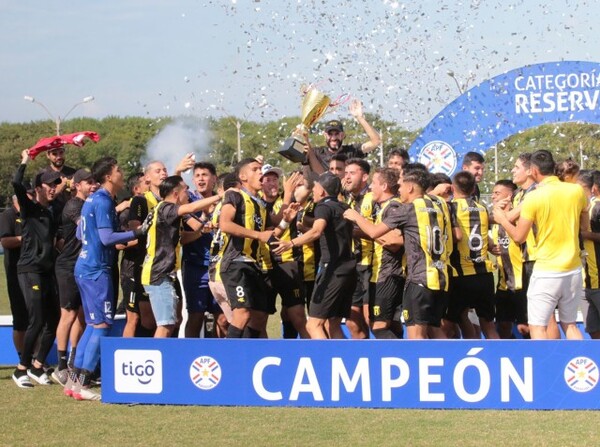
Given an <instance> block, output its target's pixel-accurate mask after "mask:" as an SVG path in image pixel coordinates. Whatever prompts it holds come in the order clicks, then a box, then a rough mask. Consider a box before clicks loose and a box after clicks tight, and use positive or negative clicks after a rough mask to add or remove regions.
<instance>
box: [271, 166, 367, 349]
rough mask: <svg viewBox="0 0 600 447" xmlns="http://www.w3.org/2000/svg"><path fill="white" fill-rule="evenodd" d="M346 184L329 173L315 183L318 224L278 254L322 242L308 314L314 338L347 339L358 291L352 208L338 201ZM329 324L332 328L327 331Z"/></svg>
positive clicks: (279, 247) (283, 243) (283, 245)
mask: <svg viewBox="0 0 600 447" xmlns="http://www.w3.org/2000/svg"><path fill="white" fill-rule="evenodd" d="M341 188H342V183H341V181H340V179H339V177H336V176H335V175H333V174H331V173H330V172H326V173H324V174H321V175H320V176H319V178H318V180H317V181H316V182H315V186H314V188H313V197H314V200H315V202H316V203H317V206H316V207H315V220H314V222H313V225H312V228H311V229H310V230H308V231H307V232H305V233H304V234H302V236H298V237H296V238H294V239H291V240H290V241H279V242H277V243H275V244H273V245H274V246H275V247H277V248H276V249H275V250H274V251H275V253H283V252H284V251H286V250H289V249H290V248H292V247H297V246H301V245H304V244H306V243H309V242H313V241H316V240H317V239H318V240H319V244H320V249H321V260H320V263H319V270H318V273H317V278H316V281H315V289H314V291H313V295H312V298H311V302H310V308H309V311H308V315H309V317H310V318H309V320H308V323H307V325H306V326H307V329H308V333H309V334H310V337H311V338H315V339H326V338H344V333H343V332H342V328H341V322H342V319H343V318H348V316H349V315H350V307H351V305H352V292H353V291H354V289H355V288H356V261H355V260H354V257H353V255H352V224H351V223H350V222H348V221H347V220H345V219H344V217H343V213H344V211H345V210H347V209H348V205H346V204H345V203H342V202H340V201H339V200H338V195H339V194H340V192H341ZM326 323H327V324H328V326H327V330H326Z"/></svg>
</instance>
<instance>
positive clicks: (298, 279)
mask: <svg viewBox="0 0 600 447" xmlns="http://www.w3.org/2000/svg"><path fill="white" fill-rule="evenodd" d="M268 275H269V278H270V279H271V286H272V287H273V289H275V291H276V292H277V293H278V294H279V296H281V305H282V306H284V307H292V306H304V303H305V302H306V289H305V288H304V281H303V280H302V274H301V272H300V270H299V268H298V262H297V261H291V262H283V263H281V264H278V263H275V262H274V263H273V268H272V269H271V270H269V273H268Z"/></svg>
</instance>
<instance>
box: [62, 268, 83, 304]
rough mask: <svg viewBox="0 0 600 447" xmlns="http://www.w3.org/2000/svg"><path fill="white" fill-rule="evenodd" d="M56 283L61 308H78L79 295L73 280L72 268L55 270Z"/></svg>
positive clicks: (79, 302)
mask: <svg viewBox="0 0 600 447" xmlns="http://www.w3.org/2000/svg"><path fill="white" fill-rule="evenodd" d="M56 285H57V286H58V300H59V302H60V307H61V309H66V310H79V308H80V307H81V295H80V293H79V287H77V283H76V282H75V274H74V273H73V270H60V269H57V270H56Z"/></svg>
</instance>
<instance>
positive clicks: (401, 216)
mask: <svg viewBox="0 0 600 447" xmlns="http://www.w3.org/2000/svg"><path fill="white" fill-rule="evenodd" d="M382 222H383V223H384V224H386V225H387V226H388V227H390V228H391V229H393V228H399V229H400V230H401V231H402V234H403V236H404V250H405V252H406V281H407V282H412V283H414V284H418V285H421V286H423V287H427V288H428V289H431V290H443V291H447V290H448V266H447V263H446V259H447V253H446V241H447V231H449V229H447V228H446V219H445V218H444V213H443V211H442V209H441V208H440V207H438V206H437V205H436V204H435V203H434V202H433V201H432V200H431V199H430V198H428V197H422V198H418V199H415V200H414V201H413V202H412V203H406V204H404V203H403V204H400V205H398V206H397V207H394V209H391V210H390V212H389V213H388V214H387V215H386V216H385V217H384V218H383V220H382Z"/></svg>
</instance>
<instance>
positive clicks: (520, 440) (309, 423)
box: [0, 274, 600, 446]
mask: <svg viewBox="0 0 600 447" xmlns="http://www.w3.org/2000/svg"><path fill="white" fill-rule="evenodd" d="M8 313H9V306H8V298H7V296H6V279H5V276H4V275H3V274H2V275H0V314H8ZM278 320H279V319H278V318H276V317H273V318H271V319H270V324H269V335H270V336H271V337H274V338H278V337H279V323H278ZM11 374H12V368H10V367H0V408H1V409H2V416H1V417H0V445H2V446H5V445H15V446H22V445H61V446H62V445H80V446H87V445H98V444H100V443H111V442H114V443H118V445H145V446H146V445H147V446H150V445H213V444H214V445H219V446H228V445H245V444H249V443H250V444H253V445H257V446H263V445H285V446H295V445H303V446H306V445H311V446H320V445H345V444H349V445H354V446H356V445H369V446H371V445H385V446H394V445H410V446H420V445H450V446H452V445H461V446H479V445H482V444H484V443H486V444H490V445H496V444H500V443H510V444H513V445H556V446H564V445H582V444H583V445H595V443H596V442H599V443H600V434H599V433H598V430H597V428H596V427H597V426H598V425H599V423H600V413H598V412H593V411H459V410H362V409H352V408H346V409H324V408H250V407H186V406H154V405H133V406H129V405H108V404H101V403H98V402H76V401H74V400H72V399H69V398H67V397H64V396H63V395H62V392H61V391H62V390H61V389H60V388H59V387H58V386H56V385H52V386H48V387H41V386H37V387H35V388H34V389H29V390H22V389H19V388H17V387H16V386H15V385H14V383H13V381H12V379H11Z"/></svg>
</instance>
